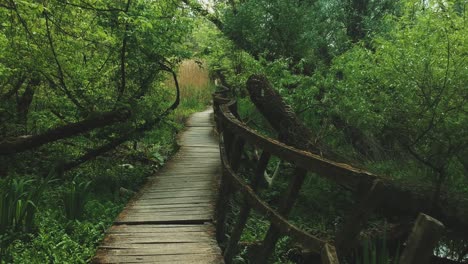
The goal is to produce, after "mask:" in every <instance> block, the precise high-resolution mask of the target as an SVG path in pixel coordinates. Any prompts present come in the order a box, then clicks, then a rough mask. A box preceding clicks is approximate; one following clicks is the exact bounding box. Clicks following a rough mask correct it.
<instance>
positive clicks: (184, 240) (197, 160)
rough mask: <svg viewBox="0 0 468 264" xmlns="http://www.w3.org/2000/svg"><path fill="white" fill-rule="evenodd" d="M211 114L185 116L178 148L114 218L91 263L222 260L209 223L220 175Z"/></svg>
mask: <svg viewBox="0 0 468 264" xmlns="http://www.w3.org/2000/svg"><path fill="white" fill-rule="evenodd" d="M212 113H213V111H212V110H206V111H204V112H199V113H196V114H194V115H192V116H191V117H190V118H189V120H188V122H187V129H186V130H185V131H184V132H183V133H182V134H181V136H180V138H179V144H180V145H181V148H180V150H179V152H178V153H177V154H176V155H175V156H174V157H173V158H172V159H171V160H170V161H169V162H168V163H167V164H166V165H165V167H164V168H163V169H162V170H161V171H159V172H158V173H157V174H156V175H155V176H153V177H151V178H150V179H149V181H148V183H147V184H146V185H145V187H143V189H142V190H141V191H140V192H139V193H138V194H137V195H136V196H135V197H134V198H133V199H132V201H131V202H130V203H129V204H128V205H127V206H126V207H125V209H124V210H123V211H122V213H121V214H120V215H119V216H118V217H117V219H116V221H115V223H114V225H113V226H112V227H111V228H110V229H109V230H108V231H107V233H106V236H105V238H104V240H103V242H102V243H101V245H100V246H99V248H98V251H97V253H96V256H95V257H94V259H93V263H175V264H177V263H200V264H201V263H223V260H222V256H221V251H220V249H219V247H218V244H217V243H216V239H215V231H214V227H213V224H212V218H213V210H214V209H213V208H214V203H215V190H216V186H217V185H216V182H217V179H218V176H219V174H220V160H219V159H220V158H219V147H218V142H217V141H216V140H215V138H214V137H213V135H212V133H213V123H212V121H211V120H212Z"/></svg>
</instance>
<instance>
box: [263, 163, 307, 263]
mask: <svg viewBox="0 0 468 264" xmlns="http://www.w3.org/2000/svg"><path fill="white" fill-rule="evenodd" d="M306 175H307V171H306V170H304V169H301V168H296V169H295V170H294V177H293V179H292V180H291V182H290V183H289V186H288V189H287V191H286V194H285V197H286V198H285V199H284V200H283V201H282V205H281V206H280V208H279V209H278V213H280V214H281V215H282V216H283V217H285V218H287V216H288V215H289V213H290V212H291V209H292V208H293V206H294V203H295V202H296V199H297V197H298V196H299V191H300V189H301V186H302V183H303V182H304V179H305V177H306ZM279 238H280V232H279V230H278V228H276V227H275V226H274V225H272V224H271V225H270V228H269V229H268V231H267V234H266V235H265V238H264V239H263V243H262V247H261V249H260V252H259V253H258V254H257V256H256V257H255V261H254V263H255V264H264V263H268V259H269V258H270V257H271V255H272V254H273V252H274V250H275V245H276V242H277V241H278V239H279Z"/></svg>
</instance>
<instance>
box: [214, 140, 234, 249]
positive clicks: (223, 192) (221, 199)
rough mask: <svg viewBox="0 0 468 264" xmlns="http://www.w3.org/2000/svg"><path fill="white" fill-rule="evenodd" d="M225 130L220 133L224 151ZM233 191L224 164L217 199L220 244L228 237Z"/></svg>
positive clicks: (217, 232) (217, 235)
mask: <svg viewBox="0 0 468 264" xmlns="http://www.w3.org/2000/svg"><path fill="white" fill-rule="evenodd" d="M223 136H224V135H223V132H222V133H220V137H219V138H220V150H221V151H222V152H223V151H225V150H224V141H223ZM223 158H224V157H223V156H222V155H221V162H222V163H223ZM231 193H232V188H231V186H230V184H229V181H228V179H227V176H226V171H225V168H224V166H223V167H222V173H221V180H220V187H219V190H218V199H217V200H216V208H215V212H216V217H215V218H216V240H217V241H218V243H219V244H223V243H224V241H225V239H226V236H225V234H226V230H225V229H226V214H227V206H226V204H227V203H228V202H229V198H230V196H231Z"/></svg>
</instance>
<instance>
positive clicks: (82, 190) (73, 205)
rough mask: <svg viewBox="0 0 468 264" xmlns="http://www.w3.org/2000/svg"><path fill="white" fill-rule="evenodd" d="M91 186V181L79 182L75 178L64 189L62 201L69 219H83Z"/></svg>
mask: <svg viewBox="0 0 468 264" xmlns="http://www.w3.org/2000/svg"><path fill="white" fill-rule="evenodd" d="M90 184H91V181H78V180H77V178H76V177H75V179H73V181H72V182H71V183H69V185H68V186H67V187H66V188H65V189H64V192H63V194H62V199H63V205H64V209H65V216H66V217H67V219H70V220H75V219H82V217H83V215H84V208H85V204H86V200H87V198H88V195H89V193H90V191H91V189H90Z"/></svg>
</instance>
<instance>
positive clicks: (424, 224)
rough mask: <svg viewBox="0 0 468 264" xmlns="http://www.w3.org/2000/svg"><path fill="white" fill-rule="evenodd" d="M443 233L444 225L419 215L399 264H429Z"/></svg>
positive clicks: (426, 216)
mask: <svg viewBox="0 0 468 264" xmlns="http://www.w3.org/2000/svg"><path fill="white" fill-rule="evenodd" d="M443 231H444V225H443V224H442V223H441V222H439V221H438V220H436V219H434V218H432V217H430V216H428V215H425V214H422V213H421V214H419V216H418V219H416V223H415V224H414V226H413V230H412V231H411V234H410V236H409V238H408V241H407V242H406V248H405V250H404V251H403V254H402V255H401V258H400V262H399V263H400V264H426V263H430V259H431V257H432V255H433V252H434V248H435V246H436V245H437V242H438V241H439V239H440V236H441V235H442V232H443Z"/></svg>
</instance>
